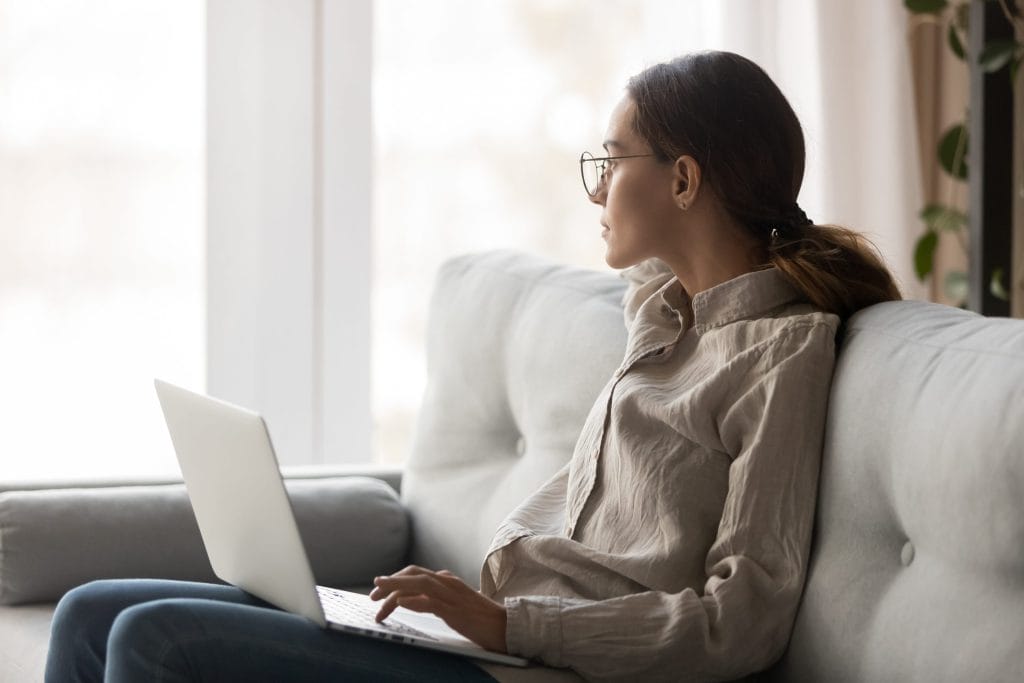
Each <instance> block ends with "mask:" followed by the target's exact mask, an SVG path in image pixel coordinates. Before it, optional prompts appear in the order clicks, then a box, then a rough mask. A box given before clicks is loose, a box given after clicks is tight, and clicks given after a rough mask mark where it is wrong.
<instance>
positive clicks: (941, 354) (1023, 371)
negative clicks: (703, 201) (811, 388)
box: [779, 301, 1024, 681]
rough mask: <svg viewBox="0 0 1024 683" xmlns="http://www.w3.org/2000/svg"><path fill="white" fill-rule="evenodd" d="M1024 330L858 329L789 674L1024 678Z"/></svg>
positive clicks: (974, 323)
mask: <svg viewBox="0 0 1024 683" xmlns="http://www.w3.org/2000/svg"><path fill="white" fill-rule="evenodd" d="M1022 444H1024V322H1021V321H1017V320H1007V319H997V318H983V317H980V316H977V315H975V314H973V313H968V312H965V311H961V310H959V309H955V308H949V307H946V306H939V305H935V304H927V303H922V302H909V301H908V302H893V303H886V304H880V305H878V306H874V307H872V308H870V309H867V310H865V311H863V312H861V313H860V314H858V315H857V316H855V317H854V318H852V319H851V321H850V323H849V325H848V333H847V336H846V340H845V342H844V344H843V346H842V350H841V353H840V355H839V360H838V364H837V367H836V373H835V379H834V382H833V386H832V394H831V399H830V404H829V417H828V423H827V431H826V439H825V453H824V460H823V463H822V471H821V484H820V489H819V503H818V518H817V525H816V530H815V537H816V540H815V545H814V549H813V555H812V563H811V567H810V574H809V578H808V583H807V588H806V592H805V594H804V598H803V603H802V606H801V608H800V612H799V615H798V618H797V623H796V627H795V630H794V633H793V638H792V641H791V643H790V648H789V651H788V653H787V655H786V657H785V658H784V660H783V662H782V663H781V664H780V667H779V668H780V671H781V672H782V673H784V674H785V676H784V677H785V678H786V679H788V680H822V681H824V680H828V681H968V680H974V681H1008V680H1024V655H1022V653H1024V617H1022V615H1024V551H1022V549H1024V447H1022Z"/></svg>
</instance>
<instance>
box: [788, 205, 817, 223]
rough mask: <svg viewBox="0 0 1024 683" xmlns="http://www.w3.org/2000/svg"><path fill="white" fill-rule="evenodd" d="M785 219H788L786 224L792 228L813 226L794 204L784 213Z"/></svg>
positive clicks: (802, 211) (801, 210) (798, 206)
mask: <svg viewBox="0 0 1024 683" xmlns="http://www.w3.org/2000/svg"><path fill="white" fill-rule="evenodd" d="M786 218H787V219H788V221H787V222H788V223H789V224H790V225H791V226H793V227H794V228H802V227H804V226H806V225H812V224H813V221H812V220H811V219H810V218H808V217H807V214H806V213H804V210H803V209H801V208H800V205H799V204H796V203H794V204H793V206H792V207H791V208H790V210H789V211H787V212H786Z"/></svg>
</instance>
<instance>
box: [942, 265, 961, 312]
mask: <svg viewBox="0 0 1024 683" xmlns="http://www.w3.org/2000/svg"><path fill="white" fill-rule="evenodd" d="M942 289H943V291H945V292H946V298H948V299H949V300H950V301H956V302H957V305H958V306H960V305H963V302H964V301H966V300H967V273H965V272H963V271H961V270H951V271H949V272H948V273H946V279H945V280H944V281H943V283H942Z"/></svg>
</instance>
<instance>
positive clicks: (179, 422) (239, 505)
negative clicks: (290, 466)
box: [155, 380, 327, 626]
mask: <svg viewBox="0 0 1024 683" xmlns="http://www.w3.org/2000/svg"><path fill="white" fill-rule="evenodd" d="M155 385H156V393H157V396H158V397H159V399H160V407H161V408H162V409H163V412H164V418H165V419H166V421H167V429H168V431H169V432H170V434H171V441H172V442H173V443H174V450H175V452H176V453H177V455H178V463H179V464H180V465H181V473H182V475H183V476H184V478H185V487H186V488H187V489H188V495H189V498H190V499H191V501H192V509H193V510H194V511H195V515H196V521H197V522H198V523H199V531H200V532H201V533H202V537H203V544H204V545H205V546H206V552H207V554H208V555H209V557H210V564H211V565H212V567H213V572H214V573H215V574H216V575H217V576H218V577H219V578H221V579H222V580H224V581H226V582H228V583H230V584H232V585H234V586H238V587H239V588H242V589H243V590H246V591H248V592H250V593H252V594H253V595H255V596H257V597H259V598H262V599H263V600H266V601H267V602H269V603H271V604H272V605H275V606H277V607H279V608H281V609H284V610H288V611H289V612H294V613H295V614H301V615H303V616H305V617H308V618H309V619H312V620H313V621H314V622H316V623H317V624H319V625H320V626H325V625H326V624H327V621H326V619H325V618H324V612H323V608H322V607H321V606H320V599H319V597H318V596H317V593H316V586H315V580H314V578H313V570H312V569H311V568H310V564H309V558H308V557H307V556H306V549H305V547H304V546H303V545H302V538H301V536H300V535H299V529H298V526H297V525H296V523H295V514H294V513H293V511H292V508H291V502H290V501H289V500H288V494H287V492H286V491H285V488H284V482H283V481H282V480H281V471H280V469H279V468H278V464H277V457H276V456H275V455H274V447H273V445H272V444H271V441H270V434H269V432H268V431H267V427H266V424H265V423H264V421H263V418H262V417H260V416H259V415H258V414H256V413H254V412H252V411H251V410H246V409H245V408H240V407H238V406H234V405H231V404H230V403H227V402H225V401H220V400H217V399H214V398H210V397H208V396H203V395H202V394H196V393H194V392H191V391H188V390H186V389H182V388H181V387H177V386H174V385H173V384H168V383H167V382H163V381H161V380H156V381H155ZM226 502H227V503H228V504H225V503H226Z"/></svg>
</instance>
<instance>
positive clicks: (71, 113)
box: [0, 0, 205, 481]
mask: <svg viewBox="0 0 1024 683" xmlns="http://www.w3.org/2000/svg"><path fill="white" fill-rule="evenodd" d="M203 34H204V3H202V2H199V1H198V0H190V1H185V2H181V1H176V2H156V1H146V2H141V1H139V0H108V1H106V2H102V3H95V2H86V3H82V2H74V1H68V0H64V1H59V0H45V1H42V2H41V1H39V0H0V348H2V349H3V354H0V377H2V378H3V380H2V382H0V414H2V415H3V425H4V427H3V435H2V442H0V451H2V452H3V456H2V458H0V463H2V464H0V476H2V477H3V479H5V480H8V481H10V480H19V479H29V478H43V477H45V478H70V477H75V478H82V477H86V478H88V477H105V476H123V477H129V476H133V475H138V474H157V473H173V472H174V471H175V470H176V466H175V463H174V455H173V452H172V451H171V448H170V443H169V441H168V439H167V433H166V429H165V428H164V425H163V420H162V418H161V416H160V411H159V408H158V407H157V404H156V399H155V395H154V392H153V386H152V379H153V377H154V375H162V376H166V377H168V378H174V379H176V380H177V381H179V382H182V383H186V384H188V385H190V386H194V387H200V388H201V387H202V386H203V383H204V376H205V366H204V298H203V291H202V290H203V262H204V256H203V251H204V248H203V154H202V151H203V59H204V47H203V45H204V35H203Z"/></svg>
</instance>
